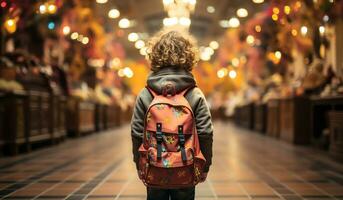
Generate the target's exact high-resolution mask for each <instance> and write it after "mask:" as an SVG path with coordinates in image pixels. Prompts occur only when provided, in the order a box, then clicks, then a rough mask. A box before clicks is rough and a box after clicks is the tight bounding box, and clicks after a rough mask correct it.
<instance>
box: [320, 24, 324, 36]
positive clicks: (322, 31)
mask: <svg viewBox="0 0 343 200" xmlns="http://www.w3.org/2000/svg"><path fill="white" fill-rule="evenodd" d="M319 33H320V34H321V35H324V33H325V27H324V26H320V27H319Z"/></svg>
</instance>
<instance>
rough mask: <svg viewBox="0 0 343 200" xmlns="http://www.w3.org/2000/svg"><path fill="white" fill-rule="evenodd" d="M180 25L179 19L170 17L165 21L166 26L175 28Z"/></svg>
mask: <svg viewBox="0 0 343 200" xmlns="http://www.w3.org/2000/svg"><path fill="white" fill-rule="evenodd" d="M177 23H178V19H177V18H176V17H168V18H164V19H163V25H164V26H174V25H176V24H177Z"/></svg>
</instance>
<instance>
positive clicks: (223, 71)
mask: <svg viewBox="0 0 343 200" xmlns="http://www.w3.org/2000/svg"><path fill="white" fill-rule="evenodd" d="M225 75H227V69H226V68H222V69H220V70H218V71H217V76H218V78H224V76H225Z"/></svg>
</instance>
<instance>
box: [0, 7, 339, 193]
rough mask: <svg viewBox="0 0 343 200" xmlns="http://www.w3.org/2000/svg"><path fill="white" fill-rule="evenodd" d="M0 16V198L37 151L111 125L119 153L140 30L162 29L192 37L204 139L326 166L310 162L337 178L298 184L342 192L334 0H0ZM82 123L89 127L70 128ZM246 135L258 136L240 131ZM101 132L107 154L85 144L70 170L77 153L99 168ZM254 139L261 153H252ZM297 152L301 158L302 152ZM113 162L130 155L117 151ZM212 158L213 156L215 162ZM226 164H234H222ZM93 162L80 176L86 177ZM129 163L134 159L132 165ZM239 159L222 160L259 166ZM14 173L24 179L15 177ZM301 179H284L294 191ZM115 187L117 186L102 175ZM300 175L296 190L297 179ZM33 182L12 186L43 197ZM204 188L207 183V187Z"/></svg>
mask: <svg viewBox="0 0 343 200" xmlns="http://www.w3.org/2000/svg"><path fill="white" fill-rule="evenodd" d="M0 26H1V32H0V152H1V155H2V158H0V172H1V173H0V174H1V175H0V179H1V180H3V181H0V197H10V196H11V195H12V194H15V193H16V192H17V191H18V190H19V196H20V194H21V193H20V191H22V190H21V189H23V191H25V188H26V186H27V185H25V184H24V185H23V184H21V182H20V181H24V182H25V183H27V182H28V181H29V182H30V181H33V180H36V179H37V177H39V180H40V178H42V177H40V176H33V175H35V173H34V172H37V173H38V172H43V171H44V170H46V169H47V168H46V165H44V163H45V164H47V163H50V164H51V163H53V164H56V165H58V164H61V162H62V160H64V157H65V156H66V157H67V158H69V157H68V156H70V159H71V160H73V159H75V158H76V157H77V158H79V157H80V155H81V153H80V152H82V153H84V151H87V149H89V148H90V147H92V148H93V147H94V148H95V147H98V146H99V145H100V146H104V147H106V144H107V143H106V142H108V140H113V141H114V140H118V137H119V138H122V135H121V132H122V133H123V135H125V134H126V135H127V138H126V139H124V140H125V141H126V142H124V143H123V145H124V144H126V146H125V147H123V149H127V150H128V151H127V152H126V154H127V155H129V154H130V153H129V150H130V141H129V132H130V131H129V125H128V124H129V122H130V119H131V113H132V109H133V106H134V103H135V97H136V95H137V94H138V93H139V91H140V90H141V89H142V88H143V87H144V86H145V84H146V78H147V76H148V74H149V63H148V61H147V60H146V58H145V57H146V49H147V47H146V46H147V42H148V41H149V38H150V37H152V36H153V35H154V34H155V33H157V32H158V31H160V30H162V29H164V28H171V29H176V30H182V31H185V30H186V31H189V32H190V34H192V35H193V36H194V37H195V39H196V40H197V45H198V47H199V58H200V61H199V63H198V64H197V65H196V66H195V67H194V70H193V74H194V76H195V78H196V80H197V85H198V86H199V87H200V88H201V89H202V90H203V92H204V93H205V95H206V98H207V100H208V104H209V106H210V109H211V112H212V117H213V119H214V121H215V128H216V132H215V134H216V133H217V132H221V133H218V139H216V140H220V141H219V142H218V143H221V142H224V141H225V142H228V143H225V145H229V146H230V150H228V152H227V151H226V150H223V149H222V148H224V147H223V146H220V147H218V146H216V147H215V148H218V149H216V150H215V152H217V154H216V155H219V156H218V158H219V157H225V158H227V159H229V160H230V161H232V162H233V163H236V162H238V161H239V160H240V159H238V157H244V156H243V155H244V151H246V154H247V157H245V158H246V159H248V160H255V161H256V162H258V163H259V164H260V167H262V168H263V167H266V166H268V165H265V164H266V163H269V164H270V166H274V165H275V166H274V167H271V168H268V170H272V169H276V168H278V167H281V166H287V164H289V166H288V167H289V168H287V170H290V171H292V170H296V169H295V168H292V167H294V166H298V167H300V168H301V169H302V170H310V171H311V170H314V171H315V170H319V171H321V170H323V169H332V170H333V171H332V172H333V173H334V174H335V175H332V174H331V175H330V176H324V175H323V174H322V173H319V172H318V171H315V172H313V173H315V174H316V175H318V176H323V177H324V180H326V181H328V182H329V183H333V182H334V184H333V185H334V186H332V187H334V188H335V189H332V187H331V186H330V187H329V186H327V185H326V186H327V187H328V188H329V189H330V188H331V190H324V189H322V186H321V187H319V186H317V185H315V189H314V190H318V188H319V189H320V190H319V191H320V192H321V193H320V195H319V193H318V191H317V193H316V192H313V191H314V190H313V191H312V190H311V192H309V193H308V196H309V197H313V196H316V195H317V196H318V195H319V197H323V198H324V197H325V198H328V197H330V198H333V199H339V198H341V197H342V196H343V193H342V191H343V188H342V187H341V184H342V183H343V178H342V177H343V175H342V171H343V170H342V169H343V168H342V165H340V164H339V162H341V161H343V2H342V1H340V0H283V1H281V0H244V1H243V0H125V1H124V0H68V1H67V0H0ZM227 132H230V133H227ZM96 133H101V134H96ZM241 133H242V134H241ZM232 134H233V135H232ZM86 135H87V136H89V135H91V136H89V137H82V136H86ZM70 138H77V139H70ZM251 139H253V140H256V143H255V144H251V143H249V141H247V140H251ZM246 142H248V143H246ZM250 142H251V141H250ZM104 143H106V144H104ZM110 144H111V145H110ZM110 144H108V148H109V150H108V151H107V154H106V153H104V154H97V156H91V158H87V159H86V161H87V162H81V161H80V162H81V164H80V162H79V161H76V164H75V163H74V164H75V166H74V164H73V166H74V167H75V171H74V172H75V173H76V172H78V173H80V170H79V169H80V168H79V167H81V166H85V165H84V164H85V163H88V164H89V165H92V164H94V166H95V165H97V164H99V163H102V162H103V167H104V166H107V165H106V164H108V163H107V162H105V161H108V162H111V161H113V159H111V156H110V153H111V152H112V149H111V148H112V145H113V144H112V143H110ZM63 145H64V146H63ZM225 145H224V146H225ZM256 145H257V146H258V147H256ZM284 145H286V146H284ZM237 146H238V147H237ZM244 146H248V150H244V148H243V147H244ZM252 146H254V148H251V147H252ZM47 147H48V148H47ZM64 147H68V148H67V149H72V150H73V151H72V152H73V153H71V154H70V151H67V150H66V149H65V148H64ZM231 147H232V148H231ZM118 148H119V147H118ZM118 148H115V149H114V150H113V151H119V150H118ZM237 148H238V149H237ZM241 148H242V149H241ZM255 148H260V150H261V152H264V154H265V155H266V157H264V158H263V157H260V156H261V155H262V154H258V155H257V152H256V151H255V150H256V149H255ZM279 148H281V149H282V151H283V152H284V153H285V152H286V154H282V153H280V155H283V156H285V157H284V159H283V160H282V158H280V157H279V156H278V155H275V154H273V152H274V153H275V152H279V151H281V150H280V149H279ZM240 150H242V152H243V153H242V152H241V151H240ZM75 152H76V153H75ZM239 152H241V153H239ZM261 152H260V153H261ZM255 153H256V155H255ZM249 154H251V155H253V156H250V157H249ZM269 154H270V156H271V157H268V155H269ZM295 154H296V155H295ZM99 155H102V156H100V157H98V156H99ZM228 155H231V156H233V157H232V159H231V158H229V157H230V156H228ZM297 155H298V156H297ZM73 156H75V157H73ZM287 156H289V157H287ZM303 156H305V157H306V156H310V157H311V159H307V160H306V161H304V160H302V159H303ZM49 157H50V159H48V158H49ZM253 157H254V158H255V159H253ZM59 158H60V159H59ZM62 158H63V159H62ZM258 158H260V160H259V159H258ZM45 159H48V160H45ZM94 159H95V161H94ZM97 159H99V160H100V161H101V162H100V161H99V160H98V161H97ZM263 159H265V160H263ZM274 159H276V160H274ZM278 159H281V160H278ZM273 160H274V162H273ZM93 161H94V162H93ZM324 161H325V162H324ZM293 162H294V163H293ZM322 162H324V163H325V164H323V163H322ZM90 163H91V164H90ZM104 163H105V164H104ZM123 163H129V164H127V166H131V165H130V164H132V163H131V162H129V161H127V160H125V161H123ZM328 163H329V164H328ZM109 164H111V163H109ZM245 164H246V163H245ZM245 164H242V165H245ZM317 164H318V165H317ZM124 165H125V166H126V164H124ZM248 165H249V164H248ZM77 166H79V167H77ZM110 166H112V165H110ZM234 166H236V165H234ZM251 166H252V165H251ZM27 167H29V168H30V170H31V171H30V170H29V171H27ZM35 167H36V168H35ZM221 167H223V166H222V165H220V166H219V168H218V166H216V167H214V168H215V169H218V171H221V170H223V169H222V168H221ZM255 167H256V166H255ZM312 167H314V168H312ZM112 168H113V169H114V167H113V166H112ZM112 168H109V169H108V170H109V174H111V173H112V171H111V169H112ZM224 168H225V167H224ZM243 168H244V167H243ZM101 169H102V168H101ZM106 169H107V168H106ZM113 169H112V170H113ZM225 169H230V170H229V171H232V168H230V165H229V166H228V167H226V168H225ZM234 169H237V168H235V167H234ZM297 169H298V168H297ZM1 170H2V171H1ZM17 170H19V172H18V171H17ZM99 170H100V168H99V169H98V168H97V169H96V170H94V171H93V172H94V174H93V175H94V176H92V175H89V176H87V177H88V178H89V179H86V180H87V181H89V180H93V179H92V178H94V177H96V175H98V173H97V172H99ZM127 170H128V171H127V173H129V172H130V173H131V172H132V171H134V169H133V168H130V167H129V168H127ZM130 170H131V171H130ZM249 170H250V172H249V173H250V174H249V173H248V175H247V174H245V172H242V173H240V172H241V171H239V172H237V171H235V170H233V171H235V173H234V174H235V176H239V175H242V177H246V176H249V177H250V178H251V177H255V176H254V175H256V174H258V173H257V171H256V168H249ZM249 170H248V171H249ZM105 171H106V170H105ZM290 171H287V173H291V172H290ZM236 172H237V173H236ZM296 172H299V171H296ZM8 173H13V174H11V175H9V174H8ZM278 173H279V175H276V174H272V176H276V177H278V176H280V177H281V176H282V174H283V173H285V171H282V170H281V171H278ZM292 173H293V171H292ZM313 173H312V171H311V174H310V175H309V177H310V180H307V179H306V178H304V177H302V178H303V179H302V180H303V181H304V180H305V182H306V181H309V183H308V182H306V184H312V185H313V184H314V183H317V182H318V180H317V179H315V181H317V182H314V183H311V180H312V179H311V178H313V177H317V176H316V175H313ZM317 173H318V174H317ZM124 174H125V173H124ZM237 174H238V175H237ZM251 174H253V175H251ZM299 174H301V173H299ZM40 175H42V174H40ZM69 175H71V174H69ZM107 175H108V174H107ZM42 176H43V175H42ZM44 176H45V175H44ZM113 176H114V175H113ZM13 177H14V178H13ZM30 177H31V179H30ZM32 177H34V178H33V179H32ZM58 177H60V176H58ZM216 177H217V178H218V177H223V176H222V175H221V174H217V176H216V174H215V173H214V175H213V177H212V178H211V179H213V180H216V179H215V178H216ZM257 177H258V176H257ZM280 177H279V178H280ZM236 178H237V177H236ZM274 178H275V177H274ZM288 178H289V177H288ZM127 179H128V178H127ZM127 179H126V178H123V180H127ZM248 179H249V178H248ZM276 179H277V178H276ZM276 179H275V180H276ZM53 180H54V179H53ZM62 180H65V179H63V178H59V179H57V182H61V181H62ZM234 180H235V181H237V179H234ZM239 180H240V179H239ZM244 180H245V179H244ZM249 180H250V179H249ZM253 180H255V179H253ZM262 180H264V179H263V178H262ZM277 180H278V179H277ZM291 180H292V181H294V180H293V179H291ZM296 180H298V179H296ZM319 180H322V179H319ZM54 181H56V180H54ZM87 181H86V183H91V182H87ZM38 182H39V181H38ZM62 182H63V181H62ZM76 182H77V181H76ZM119 182H120V181H119ZM219 182H220V181H219ZM266 182H267V183H268V181H266ZM319 182H320V181H319ZM43 183H45V182H44V181H43ZM43 183H41V184H43ZM77 183H78V182H77ZM324 183H326V182H325V181H324ZM16 184H19V185H20V184H21V186H22V187H21V186H18V185H17V186H13V185H16ZM135 184H136V183H135ZM215 184H216V182H215V181H214V186H213V185H212V186H208V187H209V188H212V190H211V191H212V193H211V194H213V195H217V196H216V197H217V198H218V195H219V196H220V194H221V193H220V191H230V192H228V194H226V193H225V192H224V193H223V195H224V196H225V195H230V194H232V193H233V194H236V193H235V192H232V190H228V189H227V187H223V186H220V185H219V186H218V187H219V189H218V190H217V186H216V185H215ZM238 184H240V183H239V181H238ZM48 185H49V184H48ZM80 185H82V184H81V183H80ZM124 185H125V184H124ZM137 185H139V184H138V183H137ZM265 185H266V187H267V188H269V189H270V188H272V187H271V186H270V185H268V184H265ZM312 185H311V187H310V186H308V185H305V186H304V187H300V186H299V185H296V186H294V187H295V188H292V186H287V188H291V190H290V191H295V192H294V193H295V194H296V195H295V196H297V197H299V199H302V198H305V197H306V194H307V193H306V192H308V191H309V190H310V189H309V188H308V187H310V188H312ZM45 186H46V185H44V184H43V186H42V185H38V186H37V187H34V188H36V190H37V188H40V189H42V188H45ZM336 186H337V187H336ZM16 187H17V189H16ZM46 187H47V186H46ZM72 187H74V186H68V187H66V188H72ZM113 187H117V186H108V188H113ZM118 187H119V188H120V187H121V186H118ZM135 187H136V186H135ZM135 187H133V186H132V188H135ZM137 187H138V186H137ZM140 187H141V186H140ZM221 187H222V189H220V188H221ZM249 187H251V188H255V187H257V188H258V187H262V186H256V185H255V186H254V185H253V186H248V187H246V186H245V185H243V189H245V193H244V194H242V197H249V198H253V197H254V195H253V192H254V190H253V192H252V193H250V192H251V190H250V189H249ZM298 187H300V188H302V189H300V190H299V191H298V190H297V188H298ZM323 187H324V186H323ZM1 188H2V189H1ZM18 188H19V189H18ZM77 188H78V186H77V187H76V186H75V188H74V189H73V190H71V191H69V190H68V191H69V192H56V193H53V194H54V195H55V196H54V195H52V196H50V197H56V199H61V198H62V196H59V195H60V194H64V193H66V194H69V193H70V194H74V196H82V195H81V193H82V192H81V193H76V195H75V191H77V190H76V189H77ZM213 188H214V189H213ZM223 188H224V189H223ZM239 188H242V187H239ZM262 188H263V187H262ZM45 189H46V188H45ZM45 189H44V190H43V191H40V193H38V192H37V194H34V195H33V194H31V195H30V194H27V193H25V192H23V193H24V194H25V195H26V196H25V195H23V194H22V196H21V197H23V198H24V197H27V198H28V199H31V198H34V197H38V196H40V195H41V196H43V197H44V195H42V194H45V193H44V192H46V190H45ZM62 189H63V188H62ZM81 189H82V187H81ZM273 189H275V188H273ZM27 190H28V191H36V190H35V189H32V188H29V189H27ZM104 190H105V191H107V190H106V188H105V189H104ZM108 190H109V191H110V189H108ZM261 190H262V191H264V190H263V189H261ZM61 191H63V190H61ZM82 191H86V190H85V189H84V190H82ZM119 191H121V190H119ZM204 191H205V192H204V194H207V193H206V188H205V189H204ZM218 191H219V192H218ZM271 191H272V192H271V194H274V195H276V196H273V195H272V196H270V195H269V193H268V192H267V193H266V194H265V193H263V192H262V194H263V195H260V197H265V198H267V197H268V198H276V199H278V198H280V199H287V198H286V197H284V196H283V193H281V192H280V191H278V190H276V189H275V190H271ZM301 191H305V194H303V193H301ZM323 191H324V192H323ZM330 191H331V192H332V191H335V192H336V193H335V192H333V193H330ZM339 191H340V192H339ZM131 192H132V191H131ZM135 192H136V191H133V193H135ZM84 193H85V192H84ZM105 193H106V192H105ZM128 193H130V192H128ZM322 193H323V194H325V195H322V196H321V194H322ZM82 194H83V193H82ZM89 194H90V191H89V193H87V195H89ZM101 194H102V193H101V192H100V194H99V195H100V196H101ZM119 194H120V192H119V193H116V195H117V196H116V198H119V196H120V195H119ZM259 194H260V193H259V192H257V194H256V195H257V196H258V195H259ZM87 195H86V196H83V197H82V198H86V197H88V196H87ZM99 195H98V196H99ZM111 195H112V196H111ZM111 195H110V196H111V197H113V195H114V194H112V193H111ZM139 195H141V196H139ZM139 195H138V197H137V196H134V197H133V198H135V197H137V198H142V196H144V192H143V193H142V194H140V193H139ZM237 195H238V196H239V195H240V194H236V196H237ZM268 195H269V196H268ZM287 195H289V196H292V195H293V194H292V193H287V194H286V196H287ZM311 195H312V196H311ZM45 196H49V195H45ZM72 196H73V195H71V196H70V195H69V196H68V195H66V196H64V197H63V198H67V197H72ZM95 196H96V195H95ZM124 196H125V195H124ZM105 197H106V195H105ZM129 197H130V196H129ZM200 197H201V198H203V199H206V198H207V196H206V195H203V196H201V195H200ZM63 198H62V199H63ZM75 198H76V197H75ZM79 198H80V199H82V198H81V197H79ZM208 198H209V199H213V197H208ZM268 198H267V199H268ZM199 199H200V198H199ZM289 199H297V198H295V197H292V198H289Z"/></svg>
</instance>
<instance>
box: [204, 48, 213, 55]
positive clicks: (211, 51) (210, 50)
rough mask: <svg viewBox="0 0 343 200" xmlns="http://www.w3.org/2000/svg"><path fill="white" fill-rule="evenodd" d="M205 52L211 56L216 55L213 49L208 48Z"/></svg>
mask: <svg viewBox="0 0 343 200" xmlns="http://www.w3.org/2000/svg"><path fill="white" fill-rule="evenodd" d="M204 51H205V52H206V53H207V54H209V55H211V56H212V55H213V54H214V50H213V49H212V48H211V47H206V48H205V49H204Z"/></svg>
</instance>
